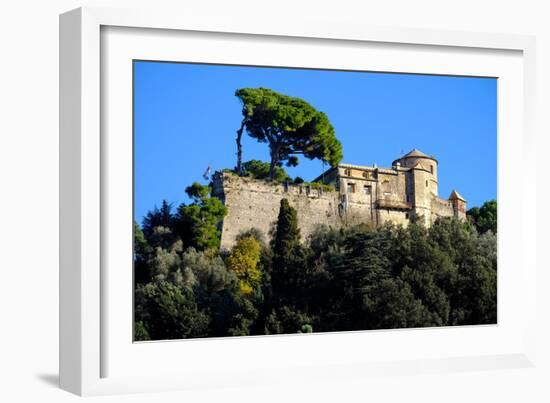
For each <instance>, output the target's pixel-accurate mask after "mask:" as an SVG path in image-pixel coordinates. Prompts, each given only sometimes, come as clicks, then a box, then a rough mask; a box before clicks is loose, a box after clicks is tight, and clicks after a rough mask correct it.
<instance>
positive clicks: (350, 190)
mask: <svg viewBox="0 0 550 403" xmlns="http://www.w3.org/2000/svg"><path fill="white" fill-rule="evenodd" d="M348 193H355V183H348Z"/></svg>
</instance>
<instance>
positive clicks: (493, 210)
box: [466, 200, 497, 234]
mask: <svg viewBox="0 0 550 403" xmlns="http://www.w3.org/2000/svg"><path fill="white" fill-rule="evenodd" d="M466 214H467V215H468V217H470V219H471V221H472V223H473V224H474V226H475V227H476V229H477V230H478V232H480V233H484V232H487V231H491V232H493V233H495V234H496V233H497V201H496V200H491V201H488V202H485V203H483V205H482V206H481V208H479V207H472V208H471V209H469V210H468V211H467V213H466Z"/></svg>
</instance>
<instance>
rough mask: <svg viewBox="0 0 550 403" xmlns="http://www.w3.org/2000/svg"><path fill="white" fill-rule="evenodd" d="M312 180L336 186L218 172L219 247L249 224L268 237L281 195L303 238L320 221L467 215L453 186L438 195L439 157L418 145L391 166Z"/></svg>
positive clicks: (426, 220) (350, 169)
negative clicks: (220, 206) (223, 212)
mask: <svg viewBox="0 0 550 403" xmlns="http://www.w3.org/2000/svg"><path fill="white" fill-rule="evenodd" d="M313 182H321V183H324V184H327V185H332V188H333V189H334V190H333V191H327V190H323V189H321V188H318V187H315V186H312V185H295V184H276V183H271V182H266V181H262V180H255V179H251V178H245V177H238V176H236V175H234V174H230V173H217V174H216V175H215V176H214V180H213V185H214V188H213V195H214V196H216V197H219V198H220V199H221V200H222V202H223V203H224V204H225V205H226V206H227V208H228V214H227V216H226V217H225V219H224V221H223V225H222V239H221V246H222V248H230V247H231V246H232V245H233V244H234V243H235V239H236V237H237V236H238V235H239V233H241V232H243V231H246V230H248V229H251V228H256V229H258V230H259V231H260V232H262V233H263V234H264V235H265V237H266V239H268V238H269V234H270V231H271V230H272V227H273V225H274V223H275V222H276V221H277V216H278V213H279V205H280V201H281V199H283V198H286V199H288V201H289V203H290V205H291V206H292V207H294V208H295V209H296V211H297V215H298V225H299V227H300V231H301V235H302V238H303V239H304V240H306V239H307V237H308V236H309V234H311V232H312V231H313V230H314V229H315V227H317V226H319V225H327V226H331V227H342V226H351V225H357V224H369V225H372V226H375V227H378V226H381V225H384V224H385V223H387V222H391V223H394V224H397V225H403V226H406V225H408V223H409V222H410V221H411V220H413V219H414V220H417V221H419V222H422V223H423V224H424V225H425V226H427V227H429V226H430V225H431V224H432V223H433V222H434V221H435V220H436V219H437V218H438V217H456V218H458V219H465V218H466V200H465V199H464V198H463V197H462V196H461V195H460V194H459V193H458V192H457V191H456V190H453V191H452V192H451V195H450V196H449V198H448V199H442V198H440V197H439V195H438V161H437V160H436V159H435V158H434V157H432V156H428V155H426V154H424V153H422V152H421V151H419V150H416V149H415V150H412V151H411V152H409V153H407V154H405V155H403V156H402V157H400V158H398V159H396V160H395V161H393V163H392V166H391V168H379V167H376V166H360V165H350V164H340V165H338V166H337V167H334V168H331V169H329V170H328V171H326V172H324V173H323V174H322V175H321V176H319V177H318V178H316V179H314V180H313Z"/></svg>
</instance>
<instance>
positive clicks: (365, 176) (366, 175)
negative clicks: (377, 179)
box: [363, 171, 370, 179]
mask: <svg viewBox="0 0 550 403" xmlns="http://www.w3.org/2000/svg"><path fill="white" fill-rule="evenodd" d="M363 177H364V178H366V179H369V178H370V172H368V171H365V172H363Z"/></svg>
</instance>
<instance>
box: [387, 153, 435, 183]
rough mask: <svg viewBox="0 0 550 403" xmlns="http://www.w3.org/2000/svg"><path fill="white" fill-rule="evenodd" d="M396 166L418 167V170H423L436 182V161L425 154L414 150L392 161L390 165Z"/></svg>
mask: <svg viewBox="0 0 550 403" xmlns="http://www.w3.org/2000/svg"><path fill="white" fill-rule="evenodd" d="M397 164H399V165H401V166H402V167H405V168H415V167H418V168H420V169H424V170H426V171H428V172H430V174H432V175H433V177H434V179H435V180H436V181H437V160H436V159H435V158H433V157H430V156H429V155H427V154H424V153H423V152H422V151H420V150H417V149H416V148H415V149H413V150H412V151H410V152H408V153H407V154H405V155H403V156H402V157H400V158H398V159H396V160H395V161H393V164H392V165H394V166H395V165H397Z"/></svg>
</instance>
